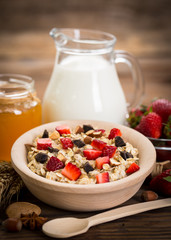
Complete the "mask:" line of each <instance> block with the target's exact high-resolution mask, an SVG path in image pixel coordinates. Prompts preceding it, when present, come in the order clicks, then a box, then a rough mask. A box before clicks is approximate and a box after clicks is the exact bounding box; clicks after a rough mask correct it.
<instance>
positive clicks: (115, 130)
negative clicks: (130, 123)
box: [108, 128, 122, 139]
mask: <svg viewBox="0 0 171 240" xmlns="http://www.w3.org/2000/svg"><path fill="white" fill-rule="evenodd" d="M116 136H122V133H121V131H120V130H119V129H118V128H112V129H111V130H110V133H109V136H108V138H109V139H113V138H115V137H116Z"/></svg>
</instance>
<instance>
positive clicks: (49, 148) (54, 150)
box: [48, 147, 59, 153]
mask: <svg viewBox="0 0 171 240" xmlns="http://www.w3.org/2000/svg"><path fill="white" fill-rule="evenodd" d="M48 150H49V152H50V153H53V152H56V153H57V152H59V149H57V148H53V147H48Z"/></svg>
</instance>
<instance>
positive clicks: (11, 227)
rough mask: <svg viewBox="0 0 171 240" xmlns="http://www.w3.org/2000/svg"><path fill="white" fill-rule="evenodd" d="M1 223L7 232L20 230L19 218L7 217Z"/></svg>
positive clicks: (20, 222)
mask: <svg viewBox="0 0 171 240" xmlns="http://www.w3.org/2000/svg"><path fill="white" fill-rule="evenodd" d="M2 225H3V227H4V229H5V230H6V231H8V232H20V231H21V229H22V225H23V224H22V221H21V220H20V219H19V218H7V219H6V220H5V221H3V222H2Z"/></svg>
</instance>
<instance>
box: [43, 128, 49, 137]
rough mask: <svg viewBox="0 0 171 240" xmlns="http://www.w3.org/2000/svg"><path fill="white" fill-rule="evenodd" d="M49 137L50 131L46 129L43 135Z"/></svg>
mask: <svg viewBox="0 0 171 240" xmlns="http://www.w3.org/2000/svg"><path fill="white" fill-rule="evenodd" d="M48 137H49V133H48V131H47V130H46V129H45V130H44V132H43V135H42V138H48Z"/></svg>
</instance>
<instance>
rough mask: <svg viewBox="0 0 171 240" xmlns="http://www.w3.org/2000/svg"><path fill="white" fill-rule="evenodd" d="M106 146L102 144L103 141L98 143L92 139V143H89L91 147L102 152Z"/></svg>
mask: <svg viewBox="0 0 171 240" xmlns="http://www.w3.org/2000/svg"><path fill="white" fill-rule="evenodd" d="M106 145H107V143H105V142H103V141H100V140H98V139H94V140H93V141H92V142H91V146H92V147H93V148H95V149H97V150H101V151H102V150H103V148H104V147H105V146H106Z"/></svg>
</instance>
